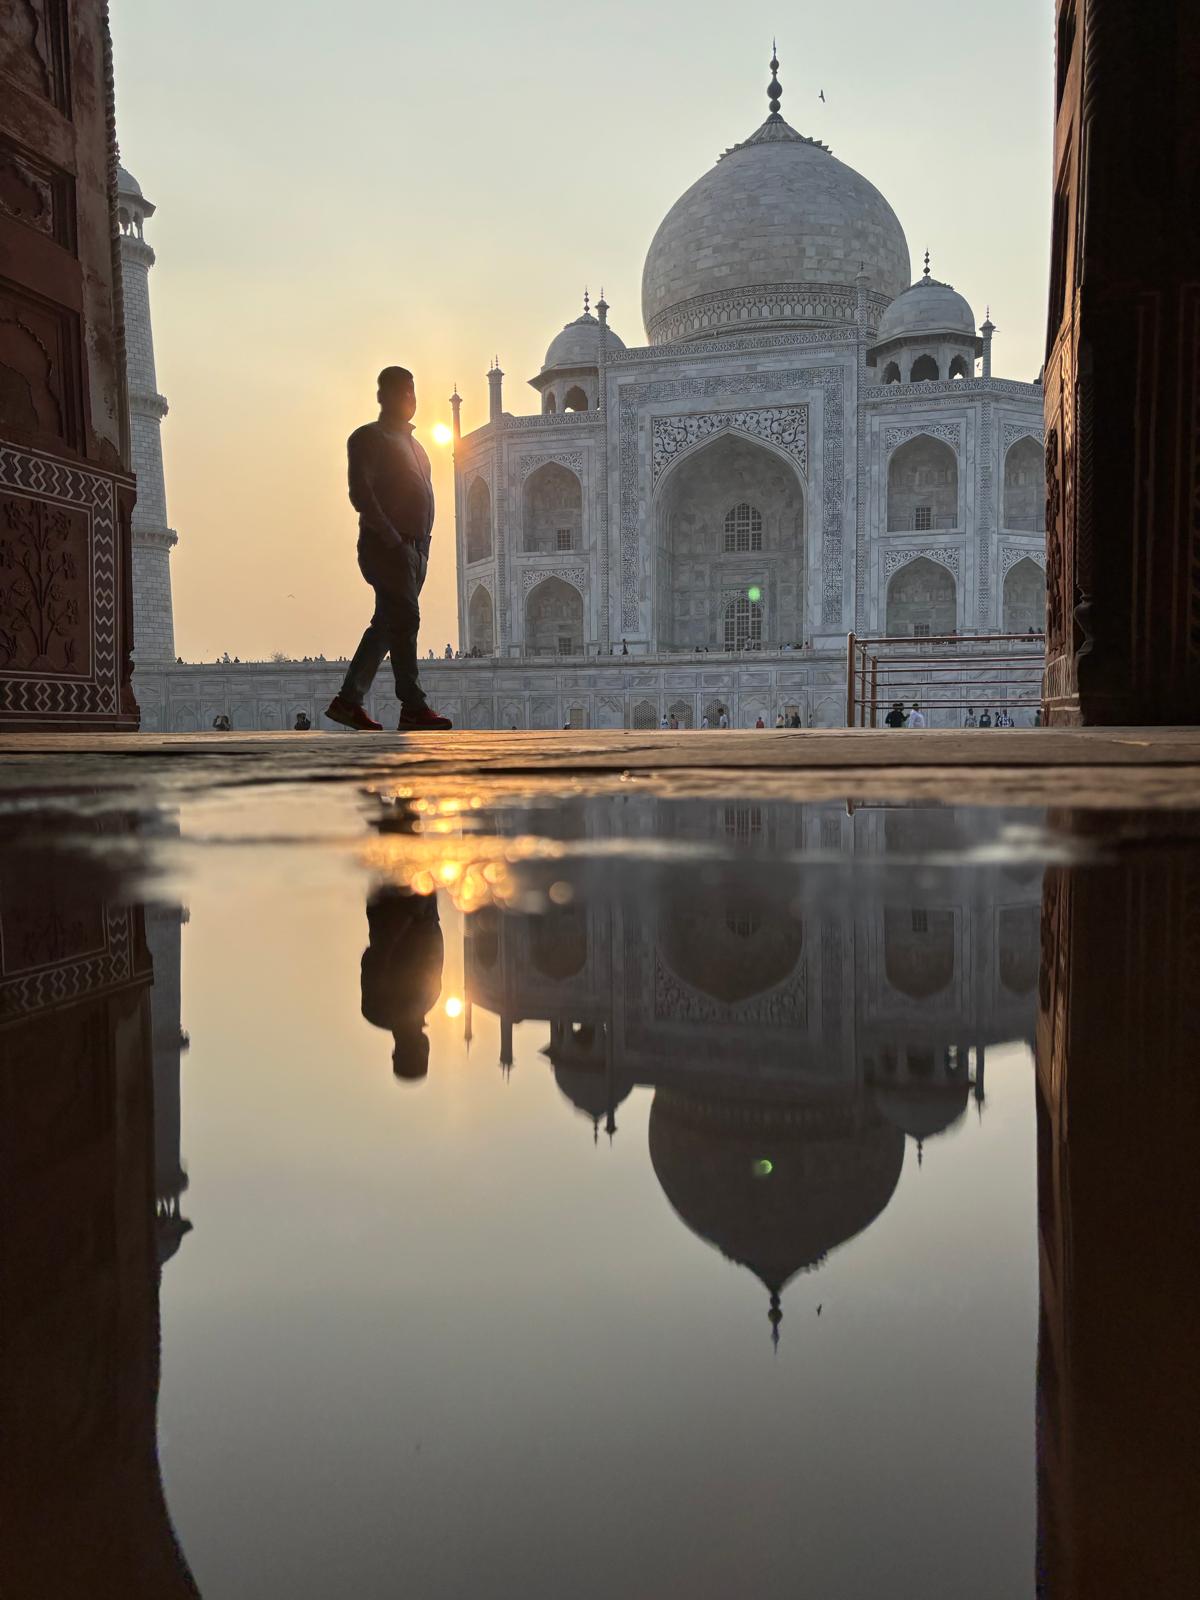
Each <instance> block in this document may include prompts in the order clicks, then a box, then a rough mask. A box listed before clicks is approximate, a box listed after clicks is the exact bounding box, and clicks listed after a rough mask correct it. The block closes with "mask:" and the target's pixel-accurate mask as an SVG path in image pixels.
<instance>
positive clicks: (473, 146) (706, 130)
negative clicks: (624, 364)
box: [112, 0, 1053, 660]
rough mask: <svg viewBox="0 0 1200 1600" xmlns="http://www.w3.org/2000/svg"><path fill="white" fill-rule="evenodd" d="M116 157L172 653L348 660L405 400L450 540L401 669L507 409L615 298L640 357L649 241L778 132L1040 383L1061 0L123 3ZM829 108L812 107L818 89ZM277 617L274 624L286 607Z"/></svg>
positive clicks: (445, 578)
mask: <svg viewBox="0 0 1200 1600" xmlns="http://www.w3.org/2000/svg"><path fill="white" fill-rule="evenodd" d="M112 9H113V32H114V36H115V44H116V65H117V118H118V132H119V136H120V140H121V149H122V159H123V161H124V163H125V165H126V166H127V167H128V168H129V170H130V171H131V172H132V173H133V174H134V175H135V176H136V177H137V179H138V180H139V182H140V183H141V185H142V188H143V189H144V191H145V193H146V195H147V196H148V198H149V199H150V200H152V201H153V202H154V203H155V205H157V206H158V208H159V210H158V213H157V214H156V215H155V216H154V217H153V218H152V219H151V220H150V222H149V223H148V224H147V229H146V235H147V239H148V241H149V242H150V243H151V244H153V246H154V249H155V251H156V252H157V255H158V265H157V266H156V267H155V268H154V271H153V273H152V274H151V304H152V311H153V318H154V336H155V347H156V355H157V361H158V382H159V388H160V389H161V390H162V391H163V393H164V394H166V396H167V398H168V400H169V401H170V406H171V410H170V415H169V417H168V418H167V420H166V422H165V423H164V425H163V440H164V449H165V456H166V471H167V501H168V508H169V513H170V520H171V523H172V525H173V526H174V527H175V528H176V529H177V530H178V532H179V545H178V547H177V548H176V550H175V553H174V555H173V556H172V571H173V579H174V590H175V623H176V644H177V648H178V650H179V652H180V653H181V654H182V655H183V656H184V658H185V659H187V660H211V659H212V658H213V657H214V656H216V655H217V654H218V653H219V652H221V651H223V650H228V651H229V652H230V654H231V655H233V654H236V655H240V656H241V657H242V659H243V660H245V659H248V658H254V657H263V656H266V655H268V654H270V652H272V651H274V650H285V651H287V652H288V653H289V654H291V655H295V656H300V655H315V654H317V653H318V652H322V653H324V654H325V655H327V656H335V655H340V654H348V653H349V652H350V651H351V650H352V649H353V647H354V645H355V644H356V643H357V641H358V637H359V635H360V633H361V631H362V628H363V625H364V624H365V621H366V619H367V616H368V614H369V611H370V597H369V591H368V590H367V588H366V586H365V584H363V582H362V580H361V578H360V577H359V575H358V571H357V568H356V566H355V562H354V543H355V538H356V533H357V527H356V519H355V516H354V513H353V511H352V510H351V508H350V505H349V503H348V501H347V499H346V493H345V440H346V436H347V434H348V433H349V432H350V431H351V430H352V429H353V428H354V427H356V426H357V425H358V424H359V423H361V422H365V421H369V420H370V419H371V418H372V417H373V416H374V415H375V414H376V407H375V403H374V388H375V382H374V380H375V374H376V373H377V371H378V370H379V368H380V367H381V366H384V365H387V364H389V363H394V362H399V363H402V364H404V365H405V366H409V367H411V368H412V369H413V370H414V371H415V373H416V375H417V384H418V396H419V400H420V411H419V414H418V418H417V422H418V436H420V437H423V438H424V441H425V442H426V444H427V447H428V448H429V451H430V454H431V456H432V457H433V458H434V473H435V486H436V488H437V491H438V506H439V509H438V520H437V524H436V526H435V529H434V554H433V558H432V563H431V571H430V578H429V582H428V584H427V587H426V590H425V595H424V598H423V603H422V608H423V612H424V623H423V627H422V636H421V649H422V651H424V650H425V649H426V648H428V647H429V646H433V647H434V648H436V649H437V650H438V652H439V654H440V652H441V648H442V647H443V646H444V644H445V642H446V640H447V639H450V640H454V641H455V642H457V619H456V615H455V598H454V520H453V518H454V505H453V484H452V478H451V470H450V457H449V451H448V450H446V449H444V448H442V449H439V447H437V446H436V445H434V444H432V442H431V441H430V437H429V433H430V429H431V428H432V426H433V424H434V423H435V422H438V421H448V420H449V406H448V404H447V403H446V401H447V397H448V396H449V394H450V392H451V388H452V386H453V384H454V382H455V381H456V380H457V383H458V389H459V393H460V394H461V395H462V396H463V427H464V431H467V430H470V429H471V428H474V427H477V426H478V425H479V424H480V423H481V422H482V421H483V420H484V419H485V418H486V415H487V381H486V376H485V374H486V371H487V367H488V363H489V360H490V358H491V356H492V355H493V354H494V353H495V354H498V355H499V357H500V364H501V366H502V367H503V368H504V371H505V373H506V374H507V376H506V379H505V385H504V392H505V409H506V410H509V411H514V412H518V413H522V412H531V411H535V410H537V409H538V400H537V395H536V394H535V393H534V391H533V390H532V389H530V388H529V387H528V386H527V380H528V379H529V378H531V377H533V376H534V375H535V374H536V373H537V372H538V370H539V369H540V367H541V364H542V360H543V357H544V354H545V349H546V346H547V345H548V344H549V342H550V340H551V338H552V337H553V336H554V334H555V333H557V332H558V330H559V329H560V328H561V327H562V325H563V324H564V323H565V322H567V321H569V320H571V319H572V318H573V317H575V316H577V315H578V314H579V312H580V310H581V309H582V305H581V302H582V294H583V288H584V285H585V284H587V285H589V286H590V287H591V289H592V292H593V296H594V295H595V293H596V291H597V290H598V289H599V288H600V286H601V285H603V287H604V289H605V291H606V293H607V297H608V300H609V303H610V305H611V307H612V309H611V312H610V321H611V323H612V326H613V327H614V329H615V330H616V332H617V333H619V334H620V335H621V337H622V338H623V339H624V340H625V342H626V343H627V344H631V345H633V344H642V343H644V342H645V335H644V332H643V329H642V324H641V309H640V307H641V273H642V263H643V260H644V258H645V254H646V249H647V247H648V245H649V243H650V240H651V238H652V236H653V234H654V230H655V229H656V227H657V226H658V224H659V222H660V221H661V219H662V217H663V215H664V214H665V213H666V211H667V210H668V209H669V208H670V206H671V205H672V204H673V203H674V201H675V200H676V199H677V198H678V196H679V195H680V194H682V193H683V191H684V190H685V189H686V188H688V187H689V186H690V185H691V184H692V183H693V182H695V180H696V179H697V178H698V177H700V176H701V174H702V173H704V172H705V171H707V170H708V168H709V167H710V166H711V165H712V163H713V161H714V160H715V158H716V157H717V155H718V154H719V153H720V152H721V151H722V150H724V149H725V148H726V147H727V146H729V145H731V144H733V143H735V142H736V141H738V140H739V139H744V138H745V137H747V135H749V134H750V133H752V132H753V131H754V129H755V128H756V127H757V126H758V125H759V123H760V122H761V121H762V120H763V118H764V117H765V116H766V113H767V103H766V92H765V91H766V84H767V81H768V79H769V77H770V73H769V71H768V68H767V62H768V60H769V59H770V47H771V37H772V32H773V31H774V32H775V33H777V35H778V43H779V59H780V62H781V68H780V79H781V81H782V83H783V88H784V94H783V107H782V109H783V114H784V116H785V117H786V118H787V119H788V121H789V122H791V124H792V125H793V126H794V127H796V128H797V129H798V130H799V131H800V132H802V133H806V134H810V135H813V136H815V137H819V138H821V139H823V140H824V141H825V142H826V143H827V144H829V145H830V146H831V147H832V149H833V152H834V154H835V155H836V156H838V157H839V159H841V160H842V161H845V162H848V163H849V165H851V166H852V167H855V168H857V170H858V171H860V172H861V173H863V174H864V176H866V177H867V178H869V179H870V181H871V182H872V183H874V184H875V186H876V187H877V188H878V189H880V190H881V191H882V192H883V194H884V195H885V196H886V197H887V199H888V200H889V201H890V203H891V205H892V207H893V209H894V210H895V212H896V214H897V216H898V217H899V218H900V221H901V223H902V225H903V226H904V229H905V232H906V233H907V235H908V243H909V250H910V253H911V256H912V262H913V270H914V274H915V273H916V272H918V271H919V266H920V258H921V255H922V253H923V251H924V250H925V249H926V247H928V248H929V250H930V251H931V253H932V268H933V272H934V275H935V276H936V277H939V278H942V279H945V280H946V281H948V282H950V283H952V284H953V285H954V286H955V288H956V289H958V290H959V291H960V292H961V293H963V294H965V295H966V297H967V299H968V300H969V301H970V302H971V305H972V306H973V308H974V310H975V314H976V319H977V321H978V322H981V321H982V320H983V316H984V311H985V308H986V307H987V306H989V305H990V307H991V314H992V320H993V322H994V323H995V324H996V327H997V330H998V332H997V334H996V341H995V346H994V368H993V370H994V371H995V372H996V374H997V375H998V376H1002V377H1014V378H1021V379H1026V380H1028V379H1031V378H1033V377H1034V376H1035V375H1036V373H1037V371H1038V369H1039V367H1040V366H1041V351H1042V342H1043V338H1044V324H1045V309H1044V307H1045V292H1046V291H1045V283H1046V272H1047V260H1048V248H1049V245H1048V239H1049V217H1050V205H1049V198H1048V196H1049V172H1050V135H1051V76H1052V34H1053V28H1052V22H1053V7H1052V4H1051V0H1008V3H1007V4H1006V5H1004V6H999V5H983V4H980V3H979V0H967V3H966V4H965V5H964V4H963V3H962V0H923V3H922V4H921V5H919V6H902V5H897V4H895V0H857V3H856V4H854V5H849V6H835V7H830V6H811V7H796V6H792V7H786V8H781V7H780V6H779V5H778V4H775V5H766V4H762V3H760V0H744V3H743V4H741V5H739V6H737V7H730V6H729V5H728V3H727V0H692V3H690V4H681V3H679V0H655V4H653V5H652V6H648V5H646V4H645V0H603V3H602V4H600V5H596V6H591V7H575V6H568V5H564V4H563V3H562V0H553V3H550V0H508V3H507V4H505V5H498V4H496V3H495V0H457V3H455V4H449V5H443V6H438V5H429V4H426V5H421V6H416V5H413V4H411V3H409V0H398V3H395V4H391V5H389V4H385V3H384V0H339V3H338V4H336V5H330V4H316V3H313V0H240V3H237V4H235V3H233V0H204V3H203V4H197V3H195V0H114V4H113V8H112ZM821 89H823V90H824V91H825V97H826V100H825V104H823V105H822V104H821V103H820V101H819V100H818V98H817V96H818V91H819V90H821ZM292 597H294V598H292Z"/></svg>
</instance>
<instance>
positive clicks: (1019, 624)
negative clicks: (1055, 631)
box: [1004, 556, 1046, 633]
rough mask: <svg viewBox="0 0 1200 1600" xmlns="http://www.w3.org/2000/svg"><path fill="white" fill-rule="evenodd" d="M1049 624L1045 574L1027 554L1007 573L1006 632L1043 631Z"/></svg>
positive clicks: (1005, 583) (1005, 594)
mask: <svg viewBox="0 0 1200 1600" xmlns="http://www.w3.org/2000/svg"><path fill="white" fill-rule="evenodd" d="M1045 627H1046V574H1045V573H1044V572H1043V571H1042V569H1041V567H1040V566H1039V565H1038V563H1037V562H1036V561H1034V560H1033V559H1032V558H1031V557H1029V556H1024V557H1022V559H1021V560H1020V561H1018V562H1017V564H1016V565H1015V566H1013V567H1010V568H1009V569H1008V571H1007V572H1006V573H1005V575H1004V631H1005V633H1028V632H1029V630H1030V629H1031V628H1032V629H1033V631H1034V633H1042V632H1043V631H1044V629H1045Z"/></svg>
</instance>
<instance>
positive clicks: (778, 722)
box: [775, 711, 783, 728]
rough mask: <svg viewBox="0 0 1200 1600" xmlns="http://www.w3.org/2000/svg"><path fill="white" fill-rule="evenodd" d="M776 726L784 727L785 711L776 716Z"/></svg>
mask: <svg viewBox="0 0 1200 1600" xmlns="http://www.w3.org/2000/svg"><path fill="white" fill-rule="evenodd" d="M775 726H776V727H777V728H782V727H783V712H782V711H781V712H780V713H779V715H778V716H777V717H776V718H775Z"/></svg>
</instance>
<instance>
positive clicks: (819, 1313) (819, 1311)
mask: <svg viewBox="0 0 1200 1600" xmlns="http://www.w3.org/2000/svg"><path fill="white" fill-rule="evenodd" d="M824 1304H825V1302H824V1300H822V1301H821V1306H823V1305H824ZM821 1306H818V1307H817V1315H818V1316H820V1315H821Z"/></svg>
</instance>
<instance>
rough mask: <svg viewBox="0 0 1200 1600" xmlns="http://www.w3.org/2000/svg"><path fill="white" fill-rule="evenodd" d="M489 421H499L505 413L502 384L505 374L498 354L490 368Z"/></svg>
mask: <svg viewBox="0 0 1200 1600" xmlns="http://www.w3.org/2000/svg"><path fill="white" fill-rule="evenodd" d="M487 376H488V421H489V422H499V421H500V418H501V417H502V416H503V415H504V399H503V391H502V388H501V385H502V384H503V382H504V374H503V373H502V372H501V371H500V357H499V356H497V357H496V358H495V359H494V361H493V362H492V365H491V366H490V367H489V368H488V375H487Z"/></svg>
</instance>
